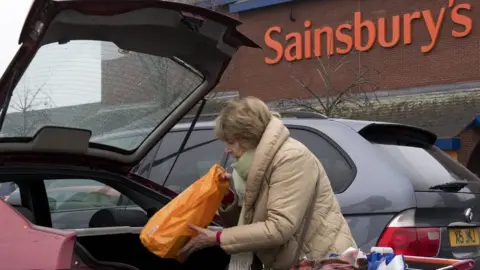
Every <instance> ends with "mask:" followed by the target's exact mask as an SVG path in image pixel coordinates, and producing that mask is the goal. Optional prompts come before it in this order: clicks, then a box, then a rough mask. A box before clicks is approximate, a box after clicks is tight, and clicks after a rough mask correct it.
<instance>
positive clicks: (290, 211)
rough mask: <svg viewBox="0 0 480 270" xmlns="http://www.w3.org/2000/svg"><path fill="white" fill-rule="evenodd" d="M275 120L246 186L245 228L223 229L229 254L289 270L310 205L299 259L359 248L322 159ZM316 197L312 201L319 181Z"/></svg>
mask: <svg viewBox="0 0 480 270" xmlns="http://www.w3.org/2000/svg"><path fill="white" fill-rule="evenodd" d="M289 136H290V133H289V131H288V129H287V128H286V127H285V126H284V125H283V123H282V122H281V121H280V120H279V119H278V118H275V117H273V118H272V120H271V121H270V123H269V125H268V127H267V129H266V131H265V133H264V134H263V137H262V139H261V141H260V144H259V145H258V147H257V150H256V152H255V156H254V158H253V165H252V167H251V169H250V172H249V174H248V178H247V183H246V187H245V201H244V207H246V212H245V224H248V225H243V226H236V227H231V228H226V229H224V231H223V233H222V235H221V246H222V248H223V249H224V250H225V251H226V252H227V253H230V254H233V253H239V252H246V251H254V252H255V255H256V256H257V257H258V258H259V259H260V260H261V261H262V263H263V264H264V265H265V267H266V268H272V269H289V268H290V267H291V265H292V264H293V263H294V261H296V258H294V257H295V253H296V251H297V249H298V245H299V244H298V242H299V241H300V239H299V238H300V237H301V234H302V229H303V228H304V226H303V222H304V218H303V217H304V216H305V215H306V212H307V209H308V205H309V204H310V203H311V202H314V208H313V217H312V219H309V220H306V222H310V224H309V225H308V231H307V232H306V234H305V239H304V241H303V243H302V244H301V250H300V251H301V252H300V257H304V256H307V257H308V258H311V259H321V258H324V257H325V256H327V255H328V254H329V253H330V252H342V251H344V250H346V249H347V248H349V247H356V244H355V241H354V240H353V238H352V235H351V232H350V228H349V227H348V224H347V222H346V221H345V219H344V218H343V215H342V213H341V212H340V207H339V205H338V202H337V200H336V198H335V195H334V194H333V191H332V188H331V186H330V182H329V180H328V177H327V175H326V173H325V170H324V169H323V167H322V165H321V163H320V162H319V160H318V159H317V158H316V157H315V155H313V154H312V153H311V152H310V151H309V150H308V149H307V148H306V147H305V146H304V145H303V144H302V143H300V142H298V141H296V140H294V139H292V138H290V137H289ZM316 181H319V182H318V185H317V195H316V198H315V199H313V195H314V187H315V182H316Z"/></svg>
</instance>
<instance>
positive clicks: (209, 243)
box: [178, 224, 217, 258]
mask: <svg viewBox="0 0 480 270" xmlns="http://www.w3.org/2000/svg"><path fill="white" fill-rule="evenodd" d="M188 226H189V227H190V229H192V230H194V231H196V232H197V233H198V235H197V236H195V237H193V238H192V239H190V241H188V243H187V244H186V245H185V246H184V247H183V248H182V249H180V251H179V252H178V254H179V255H180V256H181V257H184V258H188V256H190V255H191V254H192V253H193V252H195V251H197V250H199V249H204V248H207V247H213V246H216V245H217V232H214V231H211V230H209V229H204V228H200V227H198V226H195V225H193V224H190V225H188Z"/></svg>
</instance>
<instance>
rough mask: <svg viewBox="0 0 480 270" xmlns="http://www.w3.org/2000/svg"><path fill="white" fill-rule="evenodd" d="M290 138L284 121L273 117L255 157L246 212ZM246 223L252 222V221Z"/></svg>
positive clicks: (246, 196)
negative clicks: (273, 162)
mask: <svg viewBox="0 0 480 270" xmlns="http://www.w3.org/2000/svg"><path fill="white" fill-rule="evenodd" d="M289 136H290V132H289V131H288V129H287V128H286V127H285V125H284V124H283V123H282V121H281V120H280V119H278V118H277V117H272V119H271V120H270V122H269V124H268V125H267V128H266V129H265V132H264V133H263V135H262V139H261V140H260V143H259V144H258V146H257V149H256V151H255V155H254V156H253V163H252V166H251V168H250V171H249V173H248V178H247V183H246V187H245V202H244V207H245V208H246V209H245V210H246V211H249V210H250V209H251V208H252V206H253V204H254V203H255V201H256V200H257V197H258V195H259V192H260V186H261V184H262V181H263V179H264V178H265V173H266V171H267V170H268V167H269V166H270V164H271V162H272V160H273V158H274V157H275V155H276V154H277V152H278V150H279V149H280V147H281V146H282V145H283V143H284V142H285V141H286V140H287V139H288V137H289ZM247 219H248V218H247ZM246 222H250V220H247V221H246Z"/></svg>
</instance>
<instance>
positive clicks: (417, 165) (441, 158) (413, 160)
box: [374, 144, 480, 193]
mask: <svg viewBox="0 0 480 270" xmlns="http://www.w3.org/2000/svg"><path fill="white" fill-rule="evenodd" d="M374 145H375V146H376V147H377V148H378V149H379V150H380V151H382V152H383V153H385V154H386V157H387V158H388V159H389V161H390V162H391V163H392V164H393V165H394V166H395V167H396V168H397V169H398V170H399V172H400V173H402V174H404V175H405V176H406V177H407V178H409V179H410V181H411V183H412V185H413V188H414V189H415V190H416V191H438V190H432V189H430V187H432V186H435V185H440V184H445V183H449V182H452V181H463V180H465V181H468V182H469V185H467V186H466V187H465V188H463V189H462V190H460V191H459V192H473V193H480V179H479V178H478V177H477V176H476V175H474V174H473V173H471V172H470V171H469V170H468V169H466V168H465V167H464V166H463V165H461V164H460V163H459V162H458V161H456V160H454V159H453V158H451V157H450V156H449V155H448V154H446V153H445V152H443V151H442V150H440V149H439V148H437V147H435V146H429V147H427V148H421V147H413V146H404V145H394V144H374Z"/></svg>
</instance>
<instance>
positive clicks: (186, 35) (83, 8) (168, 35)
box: [0, 0, 258, 172]
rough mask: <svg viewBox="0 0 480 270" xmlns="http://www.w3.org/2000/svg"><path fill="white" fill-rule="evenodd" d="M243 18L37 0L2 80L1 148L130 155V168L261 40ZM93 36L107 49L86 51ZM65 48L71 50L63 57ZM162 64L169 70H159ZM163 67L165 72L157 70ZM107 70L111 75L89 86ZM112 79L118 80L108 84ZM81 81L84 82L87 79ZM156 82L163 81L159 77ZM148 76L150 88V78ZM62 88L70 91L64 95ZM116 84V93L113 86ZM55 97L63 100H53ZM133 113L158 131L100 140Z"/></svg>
mask: <svg viewBox="0 0 480 270" xmlns="http://www.w3.org/2000/svg"><path fill="white" fill-rule="evenodd" d="M238 25H240V22H239V21H237V20H235V19H233V18H231V17H228V16H226V15H223V14H220V13H216V12H213V11H211V10H208V9H205V8H201V7H196V6H191V5H185V4H180V3H173V2H166V1H157V0H135V1H134V0H71V1H61V0H36V1H34V2H33V4H32V7H31V9H30V12H29V13H28V15H27V18H26V21H25V25H24V27H23V30H22V32H21V35H20V41H19V42H20V44H21V46H20V49H19V50H18V52H17V54H16V55H15V57H14V59H13V60H12V61H11V63H10V65H9V66H8V68H7V70H6V72H5V73H4V75H3V76H2V78H1V80H0V100H1V101H2V104H3V107H2V108H3V109H2V114H1V115H0V122H1V125H2V130H1V134H2V135H1V138H0V151H2V152H3V153H9V154H10V156H15V155H17V156H18V155H19V154H20V155H26V156H27V155H28V156H30V157H31V156H39V157H42V156H43V157H45V158H46V157H47V156H49V155H46V153H54V154H56V155H67V156H70V157H71V156H79V157H82V159H83V160H84V159H85V157H86V156H88V157H91V158H92V159H90V160H97V159H98V160H103V161H111V162H113V163H115V164H116V165H120V164H121V166H113V167H118V169H117V170H119V171H122V172H126V171H127V170H128V169H129V168H131V167H132V166H133V165H135V164H137V163H138V162H139V161H140V160H141V159H142V158H143V157H144V156H145V155H146V154H147V153H148V151H149V150H150V149H151V148H152V147H154V146H155V145H156V144H157V143H158V142H159V141H160V140H161V138H162V137H163V136H164V135H165V134H166V133H167V132H168V131H169V130H170V129H171V128H172V127H173V126H174V125H175V124H176V123H177V122H178V121H179V120H180V119H181V118H182V117H183V116H184V115H185V114H187V113H188V112H189V111H190V110H191V109H192V108H193V107H194V106H195V105H196V104H197V103H198V102H199V101H200V100H201V99H203V98H204V97H205V95H207V94H208V93H209V92H210V91H211V90H212V89H213V88H214V87H215V86H216V85H217V83H218V82H219V80H220V78H221V76H222V74H223V72H224V71H225V69H226V67H227V65H228V63H229V62H230V60H231V58H232V56H233V55H234V53H235V52H236V51H237V50H238V49H239V47H240V46H247V47H258V45H256V44H255V43H254V42H253V41H251V40H250V39H248V38H247V37H245V36H244V35H243V34H241V33H240V32H239V31H238V30H237V28H236V27H237V26H238ZM92 44H93V45H95V46H96V47H95V48H96V49H95V50H97V51H96V52H100V51H101V53H96V54H95V57H92V56H91V55H87V56H82V57H83V58H78V57H77V54H78V55H80V54H82V55H84V54H85V52H86V50H87V49H86V48H90V47H92V46H93V45H92ZM89 46H90V47H89ZM99 48H100V49H99ZM105 48H106V49H105ZM88 50H90V49H88ZM64 51H65V52H66V51H68V53H66V54H64V55H62V56H61V57H60V55H61V54H62V53H63V52H64ZM91 51H94V50H93V49H92V50H91ZM105 51H107V52H109V53H110V52H115V53H116V54H115V56H114V57H111V58H114V59H116V60H115V61H117V62H115V61H111V59H109V58H108V57H104V56H105V55H106V53H105ZM47 52H48V53H50V54H47ZM117 52H118V53H117ZM56 55H58V57H57V58H58V59H57V58H56V57H55V56H56ZM85 55H86V54H85ZM100 55H101V57H100ZM75 57H77V58H75ZM87 57H90V58H89V61H90V60H91V59H93V58H95V59H101V60H99V61H98V63H99V64H98V66H100V65H101V70H100V69H99V70H100V71H99V72H98V73H99V74H96V73H95V72H94V71H92V70H93V68H92V67H93V65H91V66H88V67H85V65H86V64H85V63H87V62H88V61H85V63H81V64H77V63H78V61H79V59H84V58H87ZM40 58H42V59H43V60H42V59H40ZM45 59H46V60H45ZM119 59H120V60H119ZM90 62H91V61H90ZM55 63H57V64H55ZM100 63H101V64H100ZM112 63H113V64H112ZM152 63H153V64H152ZM140 64H141V65H140ZM54 65H57V66H54ZM62 65H63V66H62ZM82 65H83V66H84V67H83V69H82V72H83V73H82V77H78V76H77V77H76V78H84V79H71V78H72V77H69V78H70V79H69V80H68V81H69V82H68V83H66V81H67V80H66V79H65V78H64V77H65V76H66V75H65V74H67V75H68V74H70V75H69V76H72V74H73V73H75V72H76V71H75V70H77V71H78V70H79V69H80V66H82ZM112 65H113V66H114V68H112ZM39 66H41V68H39ZM147 66H148V67H150V66H154V67H152V68H148V69H147V68H146V67H147ZM163 66H168V69H167V68H163ZM57 67H58V68H57ZM159 67H162V70H161V71H159ZM69 68H71V70H69V71H68V72H66V71H65V70H66V69H69ZM122 68H125V70H126V71H125V70H124V71H122V70H121V69H122ZM47 69H48V72H49V73H48V77H49V79H48V80H47V79H44V81H43V82H42V81H41V78H42V77H46V76H47V75H45V74H46V73H41V72H40V71H42V72H43V71H45V70H47ZM139 70H140V71H139ZM55 72H56V74H57V75H55ZM62 72H63V73H62ZM141 72H143V73H145V74H146V75H144V74H143V73H142V77H141V78H142V80H140V79H137V78H134V79H131V80H132V82H129V83H125V82H123V83H120V82H121V81H123V80H124V78H126V77H129V76H131V74H136V73H141ZM159 73H161V74H163V75H162V76H163V77H162V78H166V79H161V80H160V79H158V78H160V77H158V74H159ZM32 74H33V75H35V76H37V77H39V81H38V80H37V81H34V83H33V84H36V86H35V87H31V88H34V89H35V91H33V93H32V94H30V95H29V97H30V99H31V100H29V99H28V98H24V97H18V93H21V94H23V95H24V96H27V94H26V91H27V90H28V91H30V90H29V89H27V88H28V87H29V86H28V85H29V84H30V81H27V80H26V78H27V77H28V78H30V77H31V76H32ZM58 74H60V75H58ZM27 75H28V76H27ZM154 76H157V77H155V79H152V77H154ZM60 77H61V78H62V79H61V80H60V79H59V78H60ZM98 77H101V80H102V81H101V83H100V82H98V83H97V84H96V86H92V85H93V84H89V85H85V82H86V81H90V80H93V79H95V78H98ZM138 77H140V76H138ZM107 79H109V80H110V81H111V82H112V83H111V84H114V83H117V84H116V85H113V86H111V85H110V86H108V85H107V86H108V87H106V86H105V82H104V80H107ZM167 79H168V80H167ZM95 80H97V81H100V80H98V79H95ZM80 81H82V83H84V85H83V87H84V88H79V87H80V86H81V83H80ZM152 81H155V83H157V82H158V81H161V84H155V85H153V84H152V83H151V82H152ZM173 81H174V82H175V84H173V83H172V82H173ZM146 82H147V83H146ZM147 84H148V85H150V87H147V88H148V89H146V88H145V87H144V85H147ZM99 85H101V86H99ZM152 85H153V86H152ZM74 86H75V87H76V88H75V87H74ZM95 87H98V88H99V90H98V91H97V92H100V91H101V98H99V99H98V100H96V101H95V102H90V103H88V102H83V103H82V104H79V105H75V104H74V103H72V102H73V101H72V100H75V99H80V96H86V95H88V94H89V93H90V92H89V89H90V88H95ZM142 87H143V88H142ZM44 88H49V89H50V90H51V89H53V90H51V91H53V92H54V93H51V94H50V96H47V95H46V94H45V93H44V92H41V91H40V90H42V89H44ZM107 88H108V89H107ZM26 89H27V90H26ZM37 89H40V90H37ZM62 89H65V91H64V93H63V94H59V93H58V92H59V91H61V90H62ZM125 89H127V90H125ZM145 89H146V90H145ZM164 89H168V91H167V90H164ZM107 90H108V91H110V94H109V95H110V96H107V94H104V91H107ZM42 91H43V90H42ZM92 91H93V90H92ZM122 91H123V92H122ZM126 91H127V92H129V93H130V94H131V95H130V96H129V97H128V98H126V97H124V96H128V93H127V94H125V93H126ZM162 91H163V92H162ZM147 92H148V93H147ZM16 93H17V96H16ZM142 93H143V94H142ZM145 93H147V94H145ZM40 96H41V97H42V98H39V97H40ZM138 96H141V97H142V98H143V99H142V98H140V99H138ZM52 97H53V98H52ZM112 97H113V98H112ZM109 98H110V99H109ZM115 98H116V100H115ZM135 98H137V99H138V100H135ZM35 99H38V100H40V102H38V100H35ZM52 99H54V100H55V102H51V103H53V104H54V105H51V104H50V105H49V106H46V105H45V104H47V103H50V101H51V100H52ZM112 99H113V101H112ZM45 100H47V101H45ZM66 100H68V102H67V101H66ZM132 100H133V101H132ZM69 102H70V103H69ZM58 103H62V104H58ZM15 104H16V105H15ZM18 104H21V105H22V104H23V106H19V105H18ZM64 104H67V105H64ZM62 105H63V106H62ZM133 122H135V123H137V122H138V123H142V125H143V126H141V127H140V126H139V127H138V128H139V129H140V128H141V129H142V132H143V133H142V134H145V132H144V130H145V129H148V130H150V131H151V132H150V133H146V135H144V137H142V138H141V140H138V141H139V142H138V144H135V145H129V146H128V147H127V146H125V147H119V146H118V144H114V146H115V147H113V146H109V145H108V143H107V144H104V143H103V142H102V143H95V137H105V135H108V134H112V133H115V130H116V129H121V128H122V127H125V126H128V124H130V123H133ZM19 127H21V128H19ZM137 139H138V138H137ZM66 160H68V159H66ZM2 161H5V158H2V159H0V162H2ZM107 163H108V162H107Z"/></svg>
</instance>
